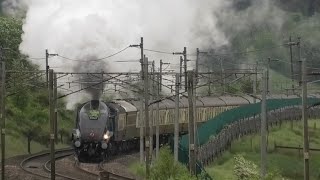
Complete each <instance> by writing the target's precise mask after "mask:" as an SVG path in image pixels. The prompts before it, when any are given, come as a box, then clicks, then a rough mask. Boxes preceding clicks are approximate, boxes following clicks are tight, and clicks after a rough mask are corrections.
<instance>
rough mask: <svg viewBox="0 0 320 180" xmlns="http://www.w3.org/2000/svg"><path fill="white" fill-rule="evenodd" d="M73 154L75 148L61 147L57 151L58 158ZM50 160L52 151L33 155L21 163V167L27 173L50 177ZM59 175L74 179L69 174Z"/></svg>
mask: <svg viewBox="0 0 320 180" xmlns="http://www.w3.org/2000/svg"><path fill="white" fill-rule="evenodd" d="M72 154H73V149H71V148H66V149H60V150H57V151H56V152H55V157H56V159H59V158H63V157H67V156H70V155H72ZM49 162H50V152H44V153H40V154H36V155H32V156H30V157H28V158H26V159H24V160H23V161H21V163H20V167H21V168H22V169H23V170H24V171H25V172H27V173H29V174H32V175H34V176H37V177H41V178H46V179H48V178H50V170H49V171H48V167H46V166H48V164H49ZM57 176H59V177H62V178H64V179H72V178H71V177H69V176H65V175H62V174H57Z"/></svg>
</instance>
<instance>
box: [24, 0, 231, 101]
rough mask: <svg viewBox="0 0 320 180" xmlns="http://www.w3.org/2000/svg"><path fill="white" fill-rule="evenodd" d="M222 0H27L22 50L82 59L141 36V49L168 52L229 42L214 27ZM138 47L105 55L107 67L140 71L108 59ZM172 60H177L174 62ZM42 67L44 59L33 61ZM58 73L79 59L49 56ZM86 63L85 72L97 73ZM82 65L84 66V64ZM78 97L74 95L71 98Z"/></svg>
mask: <svg viewBox="0 0 320 180" xmlns="http://www.w3.org/2000/svg"><path fill="white" fill-rule="evenodd" d="M226 4H227V3H225V2H224V0H218V1H214V2H213V1H211V0H202V1H198V0H189V1H185V0H175V1H172V0H162V1H155V0H153V1H150V0H130V1H128V0H117V1H114V0H92V1H87V0H77V1H75V0H30V2H29V3H28V12H27V14H26V19H25V24H24V26H23V31H24V34H23V37H22V39H23V42H22V44H21V45H20V50H21V52H22V53H25V54H27V55H29V56H30V57H44V53H45V49H48V50H49V53H58V54H59V55H62V56H65V57H68V58H72V59H82V60H85V59H84V58H85V57H88V56H95V57H98V58H101V57H105V56H106V55H109V54H112V53H114V52H116V51H119V50H120V49H123V48H124V47H127V46H128V45H130V44H139V42H140V37H144V42H145V48H148V49H156V50H164V51H169V52H174V51H182V50H183V47H184V46H187V47H188V50H189V52H190V53H194V52H195V48H196V47H199V48H202V47H206V48H208V47H211V48H214V47H215V46H219V45H222V44H227V40H226V38H225V36H224V33H223V32H221V31H219V29H218V28H217V27H216V22H217V19H216V18H215V16H213V12H214V11H216V10H218V9H220V8H223V7H224V6H225V5H226ZM146 54H147V56H149V57H150V58H149V60H156V61H157V63H156V64H158V61H159V60H160V58H162V59H163V60H164V61H171V62H172V63H178V62H179V57H177V56H172V55H167V56H164V55H160V54H153V53H150V52H146ZM139 58H140V51H139V49H136V48H129V49H128V50H127V51H125V52H123V53H121V54H119V55H117V56H115V57H113V58H110V59H107V60H105V61H107V62H108V63H107V64H108V66H110V67H107V68H106V69H109V70H112V71H129V70H132V69H137V70H139V69H140V68H139V67H140V65H139V63H138V62H136V63H127V64H123V63H112V62H114V61H116V60H138V59H139ZM174 59H176V60H175V61H173V60H174ZM33 62H34V63H36V64H38V65H40V67H42V68H41V69H44V67H45V62H44V60H34V61H33ZM49 65H50V66H51V67H56V69H55V70H56V71H74V68H75V67H78V65H79V62H76V61H71V60H66V59H62V58H60V57H55V58H51V59H50V61H49ZM90 68H91V67H90V66H88V67H87V71H91V72H93V71H95V70H94V69H90ZM82 69H83V68H82ZM75 99H76V98H75Z"/></svg>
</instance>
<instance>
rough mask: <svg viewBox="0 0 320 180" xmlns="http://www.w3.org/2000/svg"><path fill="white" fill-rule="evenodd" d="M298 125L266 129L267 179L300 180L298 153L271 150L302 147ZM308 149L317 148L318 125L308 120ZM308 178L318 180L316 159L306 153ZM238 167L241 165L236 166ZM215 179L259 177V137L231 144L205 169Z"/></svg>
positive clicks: (314, 154)
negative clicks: (280, 147)
mask: <svg viewBox="0 0 320 180" xmlns="http://www.w3.org/2000/svg"><path fill="white" fill-rule="evenodd" d="M302 129H303V128H302V125H301V123H300V122H295V123H294V126H293V128H291V124H289V123H288V124H282V127H274V128H270V129H269V130H270V132H269V135H268V154H267V171H268V172H269V176H272V177H273V178H271V179H276V178H275V177H277V178H280V177H283V178H287V179H303V154H302V150H300V151H299V150H290V149H289V150H286V149H279V148H277V149H276V148H275V144H277V145H282V146H291V147H299V146H300V147H302V142H303V137H302V136H303V132H302ZM309 132H310V133H309V135H310V147H311V148H320V141H319V137H320V121H319V120H309ZM310 157H311V158H310V177H311V179H314V180H315V179H319V178H320V173H319V172H320V171H319V168H320V155H319V153H318V152H315V151H310ZM240 164H242V165H240ZM206 170H207V172H208V173H209V174H210V175H211V176H212V177H214V178H215V179H230V180H233V179H241V178H239V176H248V177H250V178H247V179H249V180H251V179H255V178H256V177H257V175H260V174H259V172H260V136H259V135H250V136H246V137H243V138H241V139H239V140H237V141H236V142H233V143H232V145H231V149H229V150H228V151H226V152H224V153H223V154H222V156H221V157H219V158H218V159H217V160H216V161H215V163H214V164H212V165H211V166H209V167H207V168H206Z"/></svg>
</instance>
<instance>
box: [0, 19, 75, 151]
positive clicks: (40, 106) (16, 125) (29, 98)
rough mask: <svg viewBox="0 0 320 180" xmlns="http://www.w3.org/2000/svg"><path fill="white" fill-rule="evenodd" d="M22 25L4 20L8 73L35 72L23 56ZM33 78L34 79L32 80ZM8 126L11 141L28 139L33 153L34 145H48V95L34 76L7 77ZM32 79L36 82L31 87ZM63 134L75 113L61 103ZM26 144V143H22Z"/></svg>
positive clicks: (1, 38)
mask: <svg viewBox="0 0 320 180" xmlns="http://www.w3.org/2000/svg"><path fill="white" fill-rule="evenodd" d="M22 32H23V31H22V21H21V20H17V19H13V18H10V17H0V44H1V47H3V48H5V50H4V52H3V60H4V61H5V62H6V69H7V70H13V71H18V72H19V71H20V72H21V71H35V70H38V67H37V66H35V65H34V64H31V63H30V62H29V61H28V60H27V57H26V56H25V55H23V54H21V53H19V45H20V43H21V34H22ZM32 77H33V79H32ZM6 78H7V84H6V91H7V92H6V93H7V97H6V122H7V132H8V133H7V135H9V136H10V137H8V138H9V139H10V138H11V139H12V138H16V139H25V140H24V142H27V143H25V144H24V147H27V148H26V149H28V152H29V153H30V152H31V149H30V144H31V141H35V142H38V143H40V144H42V145H46V146H47V145H48V139H49V120H48V119H49V118H48V117H49V115H48V114H49V112H48V102H49V101H48V91H47V89H46V87H45V84H44V81H43V80H42V79H39V78H35V76H34V75H33V76H31V74H25V73H15V74H13V73H7V77H6ZM28 79H32V80H31V82H32V83H30V82H29V81H28ZM58 112H59V116H58V117H59V133H60V134H61V135H63V136H66V134H67V133H68V131H69V130H70V128H71V127H72V113H70V112H69V111H68V110H66V109H65V103H64V102H63V101H59V111H58ZM22 142H23V141H22Z"/></svg>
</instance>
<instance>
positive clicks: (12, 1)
mask: <svg viewBox="0 0 320 180" xmlns="http://www.w3.org/2000/svg"><path fill="white" fill-rule="evenodd" d="M29 2H30V0H5V1H3V2H2V4H1V7H2V12H4V13H5V14H7V15H10V16H13V17H22V16H23V15H24V14H25V12H26V10H27V7H28V4H29Z"/></svg>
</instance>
